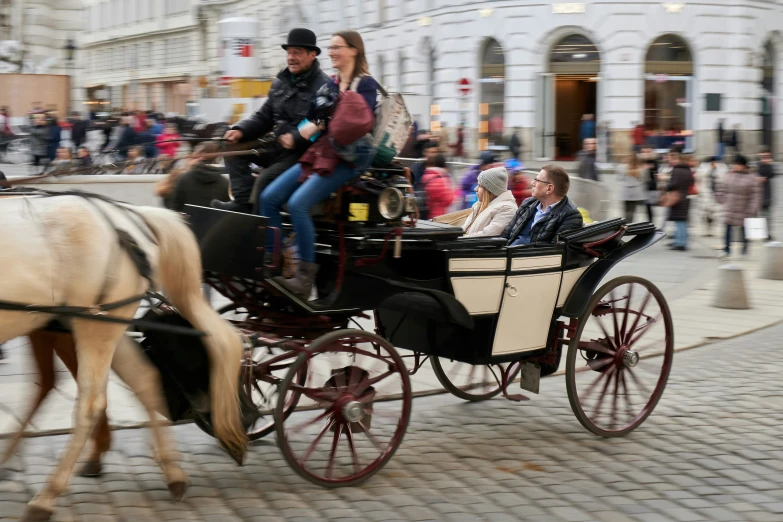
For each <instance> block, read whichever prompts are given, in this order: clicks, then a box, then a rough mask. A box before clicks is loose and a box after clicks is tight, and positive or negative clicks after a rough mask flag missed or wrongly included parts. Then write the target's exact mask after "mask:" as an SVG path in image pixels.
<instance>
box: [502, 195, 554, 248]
mask: <svg viewBox="0 0 783 522" xmlns="http://www.w3.org/2000/svg"><path fill="white" fill-rule="evenodd" d="M560 201H563V200H562V199H561V200H560ZM560 201H558V202H557V203H553V204H552V205H549V206H548V207H547V208H546V210H543V209H542V208H541V203H540V202H539V204H538V205H536V213H535V215H534V216H533V219H531V220H530V221H528V222H527V224H525V226H524V227H522V230H520V231H519V235H518V236H517V238H516V239H515V240H514V242H513V243H511V244H510V245H509V246H515V245H529V244H530V238H531V236H532V234H533V227H534V226H535V225H536V223H538V222H539V221H541V219H543V217H544V216H546V215H547V214H549V213H550V212H552V209H553V208H554V207H556V206H557V205H559V204H560Z"/></svg>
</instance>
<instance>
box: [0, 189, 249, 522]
mask: <svg viewBox="0 0 783 522" xmlns="http://www.w3.org/2000/svg"><path fill="white" fill-rule="evenodd" d="M0 223H2V226H1V227H0V266H2V267H3V270H2V271H0V301H2V302H14V303H26V304H31V305H38V306H73V307H96V306H97V305H101V304H107V303H115V302H121V301H123V300H125V299H128V298H130V297H132V296H136V295H139V294H142V293H144V292H145V291H146V290H147V289H148V287H149V285H150V282H149V281H148V280H147V279H145V278H144V277H142V275H141V273H140V266H143V264H144V263H143V262H142V263H141V265H140V264H139V263H137V262H134V259H133V257H132V254H131V253H129V252H130V251H129V249H126V248H124V247H123V246H121V245H120V241H119V239H120V237H121V235H123V234H124V233H127V234H129V235H130V237H131V238H132V241H130V243H135V245H137V246H138V249H139V250H140V251H141V252H143V253H144V257H146V261H147V262H148V263H149V266H150V268H151V277H150V279H151V281H152V282H154V285H153V286H154V287H161V289H162V290H164V291H165V292H166V295H167V296H168V297H169V298H170V300H171V302H172V304H173V305H174V306H175V307H176V308H177V310H178V311H179V313H180V314H182V316H183V317H184V318H185V319H187V320H188V321H190V323H191V324H192V325H193V326H194V327H195V328H197V329H199V330H201V331H204V332H206V333H207V336H206V337H205V338H204V344H205V347H206V350H207V353H208V355H209V360H210V383H209V389H210V400H211V413H212V423H213V428H214V433H215V436H216V438H217V439H219V440H220V441H221V442H222V443H223V444H224V446H225V447H226V449H227V450H228V451H229V452H230V453H231V454H232V456H234V457H235V458H236V459H238V460H239V461H241V460H242V459H243V458H244V454H245V449H246V445H247V436H246V434H245V432H244V430H243V429H242V425H241V422H240V414H239V399H238V378H239V370H240V361H241V357H242V343H241V339H240V337H239V335H238V334H237V332H236V331H235V330H234V329H233V328H232V327H231V326H230V325H229V324H228V323H227V322H226V321H224V320H223V319H221V318H220V316H219V315H218V314H217V313H216V312H215V311H214V310H212V308H211V307H210V306H209V304H208V303H207V302H206V300H205V299H204V297H203V295H202V292H201V271H202V268H201V257H200V253H199V248H198V245H197V243H196V240H195V238H194V237H193V234H192V232H191V231H190V229H189V228H188V227H187V226H186V225H185V223H183V222H182V219H181V218H180V216H179V215H177V214H175V213H173V212H170V211H168V210H163V209H157V208H147V207H139V208H133V207H130V206H126V205H118V204H114V203H110V202H106V201H103V200H101V199H98V198H92V197H83V196H79V195H63V196H53V197H38V196H32V197H23V196H20V197H13V196H8V197H3V198H2V199H0ZM118 231H124V232H118ZM126 239H128V238H127V236H126ZM125 243H126V244H127V243H128V241H125ZM135 245H134V246H135ZM131 250H132V249H131ZM135 257H137V258H138V257H139V256H138V255H136V256H135ZM156 289H157V288H156ZM138 306H139V303H138V302H132V303H130V304H126V305H124V306H121V307H119V308H116V309H114V310H112V311H110V312H108V313H107V315H110V316H113V317H117V318H122V319H127V320H130V319H132V318H133V316H134V314H135V312H136V310H137V309H138ZM52 318H53V316H52V315H51V314H44V313H29V312H22V311H0V342H5V341H7V340H9V339H13V338H15V337H19V336H22V335H27V334H28V333H30V332H32V331H35V330H38V329H40V328H42V327H43V326H44V325H46V324H47V323H48V322H49V321H50V320H51V319H52ZM71 328H72V331H73V336H74V340H75V343H76V355H77V361H78V378H77V384H78V398H77V405H76V411H75V422H74V424H75V428H74V431H73V435H72V436H71V439H70V441H69V443H68V445H67V447H66V449H65V451H64V452H63V454H62V458H61V460H60V462H59V464H58V465H57V467H56V469H55V470H54V472H53V473H52V475H51V476H50V478H49V481H48V483H47V484H46V485H45V486H44V487H43V489H41V491H39V492H38V494H37V495H36V496H35V497H34V498H33V499H32V500H31V501H30V502H29V504H28V507H27V511H26V512H25V516H24V519H23V520H27V521H32V520H48V519H49V518H50V517H51V515H52V513H53V511H54V504H55V500H56V498H57V496H58V495H59V494H60V493H61V492H62V491H63V489H65V487H66V485H67V484H68V480H69V478H70V475H71V473H72V471H73V467H74V465H75V463H76V461H77V459H78V458H79V455H80V454H81V452H82V450H83V448H84V446H85V443H86V441H87V439H88V437H89V435H90V433H91V431H92V429H93V427H94V425H95V424H96V422H97V420H98V419H99V417H100V416H101V415H102V414H103V413H104V412H105V409H106V388H107V384H108V377H109V367H110V365H111V362H112V359H113V357H114V354H115V349H116V348H117V346H118V344H119V342H120V340H121V339H122V338H123V336H124V333H125V330H126V328H127V325H125V324H117V323H111V322H102V321H94V320H89V319H86V318H74V319H72V321H71Z"/></svg>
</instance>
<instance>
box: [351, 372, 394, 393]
mask: <svg viewBox="0 0 783 522" xmlns="http://www.w3.org/2000/svg"><path fill="white" fill-rule="evenodd" d="M396 374H397V372H396V371H394V370H389V371H388V372H386V373H382V374H380V375H378V376H376V377H373V378H372V379H364V380H363V381H361V387H360V386H357V387H356V389H355V390H354V394H355V395H357V396H361V395H362V394H363V393H364V392H365V391H367V388H369V387H370V386H373V385H375V384H378V383H379V382H381V381H382V380H384V379H385V378H386V377H389V376H391V375H396Z"/></svg>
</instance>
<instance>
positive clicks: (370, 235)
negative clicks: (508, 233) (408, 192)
mask: <svg viewBox="0 0 783 522" xmlns="http://www.w3.org/2000/svg"><path fill="white" fill-rule="evenodd" d="M187 211H188V213H189V214H190V216H191V223H192V226H193V229H194V231H195V233H196V235H197V236H198V238H199V243H200V245H201V248H202V256H203V259H204V268H205V270H208V271H211V272H213V273H216V274H219V275H222V276H231V277H234V278H235V279H237V278H238V279H239V280H241V281H242V285H244V287H247V286H251V287H253V288H254V289H253V290H252V291H251V292H247V293H246V294H245V295H257V296H263V295H268V294H269V290H270V289H271V290H272V292H273V293H276V294H278V297H279V298H281V303H282V306H283V307H285V308H286V309H287V310H288V311H289V312H290V313H291V314H293V315H297V314H298V315H300V316H304V317H306V316H311V317H321V316H326V317H332V318H338V319H337V320H335V321H334V323H333V324H338V323H339V322H340V320H339V319H344V320H345V321H347V320H348V318H350V317H354V316H356V315H359V314H361V313H363V312H366V311H375V312H376V314H375V316H376V323H377V324H376V327H377V331H378V333H379V334H380V335H381V336H383V337H385V338H387V339H388V340H389V341H390V342H392V343H393V344H394V345H395V346H397V347H398V348H404V349H407V350H412V351H415V352H419V353H422V354H428V355H433V356H438V357H443V358H447V359H451V360H455V361H459V362H465V363H469V364H489V363H498V362H507V361H514V360H526V359H535V360H539V359H541V358H542V357H545V356H552V357H555V358H556V359H557V360H559V354H560V349H561V345H560V343H559V342H557V339H556V336H557V334H558V331H557V330H558V329H557V326H556V325H557V320H558V319H559V318H560V317H561V316H566V317H578V316H579V315H580V314H581V313H582V311H583V308H584V305H586V303H587V301H588V299H589V296H590V295H591V294H592V293H593V291H594V290H595V288H596V287H597V285H598V283H599V282H600V281H601V279H602V278H603V276H604V275H605V274H606V272H608V270H609V269H611V267H612V266H614V265H615V264H616V263H617V262H618V261H619V260H621V259H623V258H625V257H627V256H629V255H631V254H632V253H634V252H636V251H639V250H641V249H643V248H646V247H647V246H649V245H651V244H653V243H654V242H656V241H657V240H658V239H660V237H661V236H662V233H661V232H656V231H655V227H653V226H652V225H650V226H648V227H640V226H637V225H633V226H632V227H626V226H625V221H624V220H622V219H617V220H612V221H608V222H604V223H599V224H595V225H591V226H588V227H585V228H583V229H581V230H579V231H575V232H573V233H570V234H564V235H563V237H562V238H561V239H563V241H562V242H560V243H557V244H544V245H526V246H520V247H513V248H507V247H505V240H503V239H501V238H461V237H460V236H461V235H462V233H463V232H462V230H461V229H460V228H459V227H454V226H450V225H444V224H440V223H435V222H430V221H424V222H419V223H417V225H416V227H415V228H402V229H401V232H402V235H401V237H400V239H399V241H400V244H401V256H400V257H395V256H394V248H395V242H396V241H397V232H399V231H400V229H399V228H395V227H391V226H386V225H372V224H368V223H351V222H347V223H344V224H343V225H340V226H337V227H335V226H333V225H331V226H325V225H324V224H323V223H322V224H321V226H320V227H319V229H318V248H317V261H318V264H319V265H320V267H321V269H320V272H319V275H318V281H317V286H318V292H319V295H320V296H322V297H321V299H319V300H318V301H315V302H305V301H302V300H299V299H296V298H295V297H294V296H292V295H290V294H287V293H286V292H285V291H284V290H283V289H282V288H281V287H278V286H276V285H274V284H273V283H271V282H269V281H266V280H264V278H263V269H262V266H263V250H264V243H265V242H266V239H265V238H268V237H271V233H270V232H269V231H267V230H266V229H265V227H266V219H265V218H263V217H259V216H252V215H247V214H236V213H232V212H225V211H220V210H215V209H207V208H201V207H188V210H187ZM634 227H635V228H634ZM630 233H632V234H636V235H637V237H635V238H633V239H632V240H630V241H628V242H623V241H621V239H622V237H623V235H625V234H630ZM593 248H594V249H595V250H593ZM596 259H598V261H597V262H596ZM262 287H263V288H262ZM228 297H229V298H232V299H236V296H232V295H229V296H228ZM238 304H240V305H241V306H245V307H248V308H252V307H253V306H254V303H249V302H242V303H238Z"/></svg>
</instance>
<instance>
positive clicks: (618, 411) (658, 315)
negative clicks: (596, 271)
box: [566, 276, 674, 437]
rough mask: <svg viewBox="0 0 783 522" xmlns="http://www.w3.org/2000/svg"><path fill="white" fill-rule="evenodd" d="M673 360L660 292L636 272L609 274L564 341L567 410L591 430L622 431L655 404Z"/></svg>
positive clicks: (611, 434)
mask: <svg viewBox="0 0 783 522" xmlns="http://www.w3.org/2000/svg"><path fill="white" fill-rule="evenodd" d="M653 355H656V357H652V356H653ZM657 355H661V357H657ZM673 359H674V327H673V323H672V316H671V312H670V310H669V306H668V304H667V303H666V299H665V298H664V296H663V294H662V293H661V291H660V290H658V288H657V287H656V286H655V285H653V284H652V283H651V282H649V281H647V280H646V279H642V278H640V277H634V276H625V277H618V278H616V279H612V280H611V281H609V282H608V283H606V284H605V285H603V286H602V287H601V288H599V289H598V291H596V293H595V294H593V297H592V298H591V299H590V302H589V303H588V305H587V309H586V311H585V313H584V314H582V316H581V317H580V318H579V327H578V329H577V331H576V335H575V337H574V338H573V339H572V341H571V343H570V344H569V346H568V357H567V360H566V389H567V390H568V400H569V402H570V403H571V409H572V410H573V411H574V414H575V415H576V418H577V419H578V420H579V422H580V423H581V424H582V426H584V427H585V428H587V429H588V430H589V431H591V432H592V433H595V434H596V435H601V436H603V437H619V436H621V435H625V434H627V433H629V432H631V431H633V430H634V429H636V428H638V427H639V426H640V425H641V424H642V423H643V422H644V420H645V419H646V418H647V417H648V416H649V415H650V413H652V411H653V409H655V406H656V405H657V404H658V401H659V400H660V398H661V395H663V390H664V388H665V387H666V381H667V380H668V379H669V373H670V371H671V367H672V360H673ZM637 397H638V398H637ZM634 398H636V400H635V401H634Z"/></svg>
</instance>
